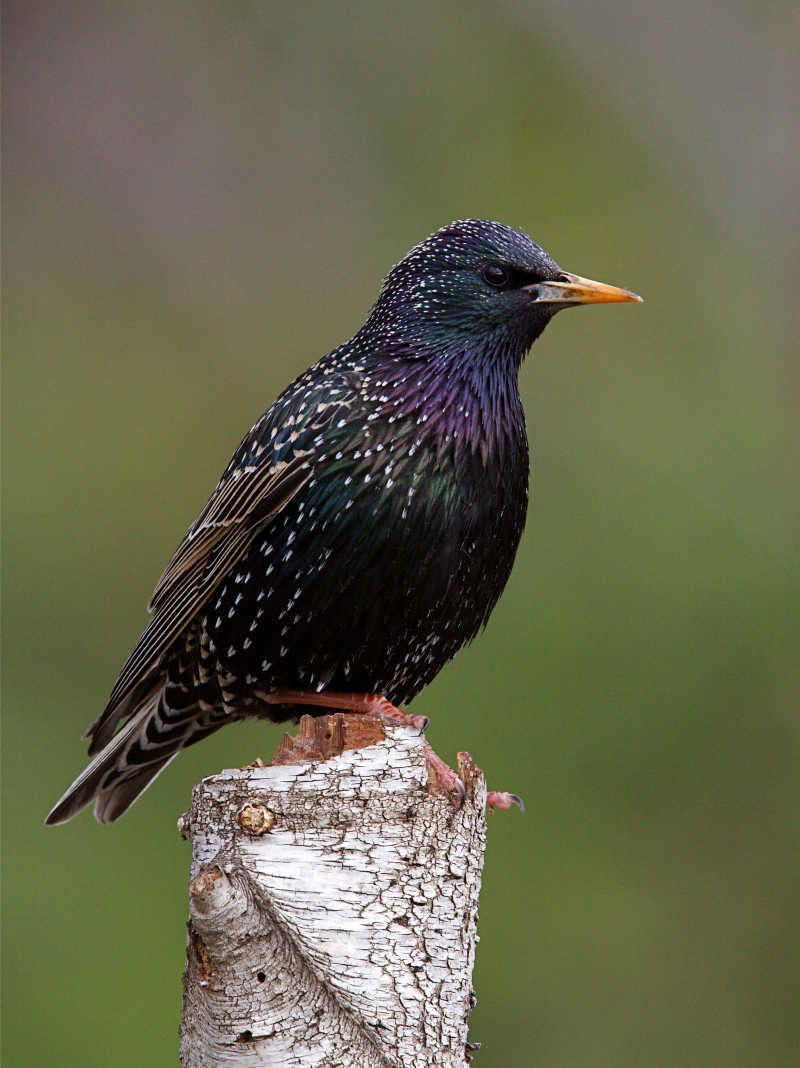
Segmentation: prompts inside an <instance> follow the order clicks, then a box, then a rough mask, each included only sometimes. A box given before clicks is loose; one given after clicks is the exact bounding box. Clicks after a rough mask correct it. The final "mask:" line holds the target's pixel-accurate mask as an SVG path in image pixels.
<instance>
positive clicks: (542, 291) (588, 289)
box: [528, 271, 642, 304]
mask: <svg viewBox="0 0 800 1068" xmlns="http://www.w3.org/2000/svg"><path fill="white" fill-rule="evenodd" d="M563 278H564V281H563V282H538V283H537V284H536V285H533V286H529V287H528V288H529V289H530V291H531V293H532V294H533V293H535V294H536V296H535V298H534V304H611V303H621V302H623V301H636V302H637V303H640V304H641V302H642V298H641V297H640V296H637V294H636V293H631V291H630V290H629V289H619V288H618V287H617V286H610V285H608V284H607V283H606V282H593V281H592V279H591V278H581V276H580V275H579V274H568V273H567V272H566V271H564V272H563Z"/></svg>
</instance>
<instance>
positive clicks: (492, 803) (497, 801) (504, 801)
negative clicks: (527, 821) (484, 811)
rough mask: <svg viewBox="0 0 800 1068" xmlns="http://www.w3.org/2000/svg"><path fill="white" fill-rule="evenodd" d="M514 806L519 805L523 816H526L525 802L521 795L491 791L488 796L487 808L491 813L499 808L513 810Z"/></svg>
mask: <svg viewBox="0 0 800 1068" xmlns="http://www.w3.org/2000/svg"><path fill="white" fill-rule="evenodd" d="M512 805H519V810H520V812H521V813H522V815H523V816H524V815H525V802H524V801H523V800H522V798H521V797H520V796H519V794H508V793H506V792H505V791H503V790H490V791H489V793H488V794H487V795H486V807H487V808H488V809H489V810H490V811H491V812H494V810H495V809H498V808H499V809H505V808H511V806H512Z"/></svg>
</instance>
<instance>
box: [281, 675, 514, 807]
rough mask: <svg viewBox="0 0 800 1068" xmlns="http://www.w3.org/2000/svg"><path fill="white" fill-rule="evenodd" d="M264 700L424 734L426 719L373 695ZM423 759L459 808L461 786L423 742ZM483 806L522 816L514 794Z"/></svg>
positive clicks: (289, 695) (496, 795) (303, 694)
mask: <svg viewBox="0 0 800 1068" xmlns="http://www.w3.org/2000/svg"><path fill="white" fill-rule="evenodd" d="M265 700H266V701H267V703H268V704H271V705H309V706H312V707H316V708H340V709H341V710H342V711H343V712H360V713H368V714H371V715H373V716H386V717H387V718H388V719H393V720H394V721H395V722H396V723H403V724H406V725H408V726H410V727H416V728H417V729H418V730H421V731H424V730H425V729H426V727H427V726H428V717H427V716H414V715H410V714H409V713H408V712H403V710H402V709H400V708H397V706H396V705H393V704H392V703H391V701H387V699H386V698H385V697H381V695H380V694H377V693H335V692H333V691H330V690H323V691H322V693H315V692H313V691H309V690H275V691H274V692H273V693H271V694H268V695H267V697H266V698H265ZM425 759H426V761H427V764H428V769H429V770H430V771H433V773H434V775H435V777H436V780H437V781H438V783H439V785H440V786H441V787H442V789H443V790H444V791H445V792H446V793H448V794H449V795H450V797H451V799H453V803H454V804H455V806H456V808H461V806H462V805H463V804H464V797H465V791H464V784H463V783H462V781H461V779H459V777H458V775H456V773H455V772H454V771H453V769H452V768H451V767H450V765H449V764H446V763H445V761H444V760H442V758H441V757H440V756H439V754H438V753H436V752H435V751H434V749H433V747H432V746H431V745H429V744H428V742H425ZM456 801H457V803H456ZM486 804H487V805H488V806H489V808H490V809H496V808H500V809H505V808H511V806H512V805H513V804H517V805H519V807H520V809H522V811H523V812H524V811H525V806H524V805H523V803H522V798H520V797H517V795H516V794H508V793H500V792H498V791H496V790H493V791H491V792H490V793H489V794H488V795H487V797H486Z"/></svg>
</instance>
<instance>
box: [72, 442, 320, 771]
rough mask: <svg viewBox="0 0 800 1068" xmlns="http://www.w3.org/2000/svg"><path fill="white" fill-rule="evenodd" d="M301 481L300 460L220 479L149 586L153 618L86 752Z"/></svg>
mask: <svg viewBox="0 0 800 1068" xmlns="http://www.w3.org/2000/svg"><path fill="white" fill-rule="evenodd" d="M309 477H310V472H309V470H308V468H307V467H306V466H304V463H303V456H302V455H296V456H295V457H294V458H293V459H292V460H291V461H290V462H289V463H281V464H276V465H274V466H272V467H268V466H267V465H262V466H259V467H257V468H252V467H249V468H243V469H241V470H240V471H239V472H232V473H231V474H230V475H228V477H227V478H223V481H222V482H221V483H220V485H219V486H218V488H217V490H216V491H215V492H214V494H213V496H212V497H211V499H210V501H209V502H208V504H207V505H206V507H205V508H204V509H203V511H202V512H201V513H200V515H199V516H198V518H197V520H196V522H195V523H194V524H193V525H192V527H191V528H190V530H189V532H188V533H187V535H186V537H185V538H184V539H183V541H182V542H181V544H180V545H179V546H178V550H177V552H176V553H175V555H174V556H173V558H172V560H171V561H170V562H169V564H168V565H167V567H166V569H165V570H164V573H163V575H162V576H161V578H160V579H159V581H158V583H157V585H156V588H155V591H154V592H153V596H152V598H151V601H150V605H149V607H150V609H151V610H152V611H153V613H154V615H153V618H152V620H151V621H150V623H149V625H148V626H147V627H146V629H145V631H144V633H143V634H142V636H141V637H140V638H139V640H138V642H137V643H136V645H135V646H134V647H133V650H132V651H131V654H130V656H129V657H128V659H127V661H126V663H125V666H124V667H123V669H122V671H121V672H120V676H119V678H118V679H117V682H116V684H115V686H114V689H113V690H112V691H111V696H110V698H109V701H108V704H107V705H106V708H105V711H104V712H103V713H102V715H101V716H100V717H99V718H98V719H97V720H96V721H95V723H93V724H92V726H91V727H90V728H89V730H88V731H87V734H92V735H93V742H92V748H95V747H96V746H98V745H99V744H104V743H103V742H102V739H107V738H109V737H110V736H111V733H112V732H113V730H114V727H115V726H116V724H117V722H118V721H119V719H120V718H121V716H122V715H124V714H125V709H126V707H127V701H126V698H127V697H128V695H129V694H130V693H131V692H132V691H133V690H135V689H137V688H138V687H139V685H140V684H141V683H142V681H143V680H144V679H145V678H146V677H147V676H148V674H149V673H150V672H151V671H152V670H153V669H154V668H156V667H157V666H158V664H159V662H160V660H161V658H162V657H163V655H164V654H165V653H166V651H167V650H168V649H169V647H170V646H171V645H172V643H173V642H174V641H175V639H176V638H177V637H178V635H179V634H180V633H181V631H182V630H183V629H184V628H185V627H186V626H187V625H188V623H189V622H190V621H191V619H192V618H193V617H194V616H195V615H196V613H197V612H198V611H199V610H200V609H201V608H202V606H203V605H204V604H205V602H206V601H207V600H208V598H209V597H210V596H211V594H212V593H213V592H214V591H215V590H216V588H217V586H218V585H219V584H220V582H221V581H222V579H223V578H224V576H225V575H226V574H227V572H228V570H229V569H230V568H231V567H232V566H233V565H234V563H235V561H236V560H237V559H238V558H239V557H241V556H242V554H243V553H244V552H245V551H246V549H247V547H248V546H249V544H250V542H251V541H252V540H253V538H254V537H255V536H256V535H257V534H258V533H259V532H260V531H262V530H264V528H265V527H266V526H267V525H268V524H269V522H270V520H271V519H273V518H274V517H275V515H277V514H278V513H279V512H280V511H281V510H282V509H283V508H284V507H285V506H286V505H287V504H288V503H289V501H291V499H292V498H293V497H294V496H295V494H296V493H298V492H299V490H300V489H301V487H302V486H303V485H304V483H305V482H306V481H307V480H308V479H309ZM91 751H92V749H90V752H91Z"/></svg>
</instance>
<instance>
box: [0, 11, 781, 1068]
mask: <svg viewBox="0 0 800 1068" xmlns="http://www.w3.org/2000/svg"><path fill="white" fill-rule="evenodd" d="M797 27H798V23H797V17H796V12H795V11H794V10H793V8H792V5H791V4H775V5H763V4H746V3H743V2H736V0H732V2H721V0H711V2H709V3H707V4H705V5H702V6H698V5H695V4H694V3H690V2H689V0H676V2H673V3H671V4H669V5H659V6H658V7H656V6H654V5H649V6H648V5H644V6H643V5H641V4H638V5H634V4H633V3H625V2H624V0H617V2H612V3H605V4H603V3H601V4H599V5H598V4H597V3H591V2H590V0H570V3H569V4H568V5H562V4H555V3H524V2H522V0H520V2H517V3H514V2H507V3H496V4H486V5H471V4H466V5H465V4H463V3H462V4H456V3H454V2H452V0H447V2H445V3H442V4H438V5H429V4H425V3H422V2H420V0H408V2H406V3H405V4H403V5H396V6H392V7H391V8H389V7H383V6H381V5H375V4H370V3H366V2H357V3H353V4H349V5H341V6H340V5H334V4H322V3H309V4H304V5H302V6H297V7H296V8H294V9H291V8H290V7H289V6H286V5H280V6H279V5H268V4H266V3H243V4H227V3H222V2H205V3H204V2H202V0H201V2H198V3H195V4H192V5H188V4H187V5H182V4H174V3H166V4H162V5H152V6H141V5H124V4H121V3H116V4H114V3H111V4H108V3H102V4H101V3H83V4H77V5H72V4H55V3H52V4H51V5H48V4H46V3H37V2H33V3H21V2H19V0H17V2H12V3H9V4H7V5H6V10H5V28H6V46H5V57H6V72H5V76H6V114H5V153H4V155H5V161H4V162H5V182H4V196H5V234H4V238H5V256H4V271H5V328H4V342H5V344H4V351H5V390H4V396H3V401H4V406H5V418H4V433H5V438H6V440H5V448H4V450H3V460H4V464H5V472H4V491H5V523H4V531H3V533H4V540H5V579H4V581H5V611H6V622H5V672H4V680H5V700H4V720H5V732H4V747H3V748H4V753H3V756H4V760H5V775H4V784H5V790H4V794H5V805H4V817H5V835H4V841H5V893H4V905H5V954H4V960H5V997H4V1011H5V1014H6V1026H5V1056H6V1062H5V1063H7V1064H8V1065H9V1066H11V1065H22V1064H25V1065H30V1066H38V1065H45V1064H46V1065H51V1064H53V1063H58V1064H64V1065H81V1066H87V1068H89V1066H97V1068H100V1066H107V1065H112V1064H113V1065H114V1066H115V1068H123V1066H125V1065H131V1066H133V1065H136V1066H140V1065H143V1064H152V1065H160V1064H172V1063H174V1062H175V1060H176V1049H177V1040H176V1029H177V1026H178V1018H179V1010H180V982H181V970H182V965H183V955H184V935H185V933H184V921H185V916H186V877H187V866H188V862H189V849H188V846H187V845H186V844H185V843H183V842H182V841H181V840H180V839H179V837H178V835H177V832H176V830H175V819H176V816H177V815H178V813H179V812H181V811H183V810H184V809H185V808H186V807H187V805H188V801H189V794H190V790H191V787H192V785H193V783H195V782H196V781H197V780H198V779H199V778H201V777H202V776H203V775H206V774H210V773H212V772H214V771H215V770H217V769H219V768H221V767H223V766H232V765H239V764H243V763H245V762H248V761H250V760H252V759H253V758H254V757H255V756H256V755H259V754H260V755H262V756H263V757H264V758H269V756H270V755H271V753H272V752H273V750H274V748H275V746H276V744H277V742H278V739H279V735H280V731H279V729H278V728H271V727H268V726H263V725H262V726H249V725H248V726H244V727H239V728H237V729H230V730H228V731H224V732H222V733H221V734H220V735H218V736H217V737H214V738H212V739H210V740H209V741H207V742H205V743H204V744H203V745H202V746H198V747H197V748H196V749H193V750H191V751H189V752H187V753H186V754H184V755H183V756H182V757H181V758H180V760H179V761H178V762H177V763H176V764H175V765H173V766H172V767H171V768H170V770H169V772H168V774H167V775H165V776H164V778H162V779H161V780H159V782H158V784H157V785H156V786H155V787H154V788H153V789H152V790H151V791H149V792H148V793H147V794H146V795H145V797H144V798H143V799H142V801H141V802H140V803H139V804H137V806H136V807H135V808H134V809H133V811H132V812H131V813H130V814H129V815H128V816H127V817H126V818H125V819H123V820H122V821H121V822H120V823H118V824H115V825H114V826H112V827H110V828H103V827H99V826H97V825H96V824H95V823H94V821H93V820H92V818H91V816H90V815H89V814H84V815H83V816H82V817H80V818H79V819H77V820H76V821H74V822H73V823H71V824H69V825H67V826H65V827H61V828H58V829H55V830H45V829H44V827H43V826H42V820H43V818H44V815H45V813H46V812H47V810H48V808H49V807H50V805H51V804H52V803H53V802H54V801H55V800H56V798H57V797H58V796H59V795H60V794H61V792H62V790H63V789H64V788H65V787H66V786H67V785H68V783H69V782H70V781H71V779H72V778H73V777H74V775H75V774H77V772H78V771H79V770H80V769H81V768H82V767H83V763H84V744H83V743H81V742H80V740H79V736H80V733H81V731H82V730H83V729H84V728H85V727H86V725H87V724H88V723H89V722H90V721H91V720H92V719H93V718H94V717H95V716H96V714H97V713H98V711H99V710H100V709H101V708H102V707H103V704H104V700H105V698H106V695H107V693H108V691H109V689H110V687H111V685H112V683H113V681H114V679H115V676H116V672H117V670H118V669H119V667H120V666H121V663H122V661H123V660H124V658H125V656H126V655H127V653H128V651H129V648H130V646H131V644H132V642H133V641H134V640H135V638H136V637H137V636H138V634H139V631H140V628H141V627H142V626H143V624H144V622H145V615H144V610H143V609H144V604H145V602H146V600H147V597H148V595H149V592H150V590H151V588H152V586H153V584H154V582H155V580H156V578H157V577H158V575H159V573H160V570H161V568H162V566H163V565H164V563H165V562H166V560H167V558H168V557H169V555H170V553H171V552H172V550H173V549H174V547H175V545H176V544H177V542H178V540H179V539H180V537H181V535H182V534H183V532H184V530H185V528H186V527H187V526H188V524H189V522H190V521H191V520H192V519H193V518H194V516H195V514H196V512H197V511H198V509H199V508H200V507H201V505H202V504H203V503H204V502H205V499H206V496H207V494H208V493H209V492H210V490H211V488H212V487H213V485H214V483H215V481H216V479H217V477H218V475H219V473H220V472H221V470H222V468H223V466H224V465H225V463H226V462H227V459H228V457H229V454H230V452H231V451H232V449H233V447H234V445H235V444H236V442H237V441H238V439H239V437H240V435H241V434H242V433H243V432H244V431H245V430H246V429H247V428H248V427H249V426H250V425H251V423H252V422H253V421H254V420H255V419H256V418H257V417H258V415H259V414H260V413H261V411H262V410H263V409H264V408H265V407H266V406H267V405H268V404H269V402H270V401H271V400H272V399H273V397H274V396H275V394H276V393H277V392H278V391H279V390H280V389H281V388H282V387H283V386H284V385H285V384H286V383H287V382H288V381H289V379H291V378H292V377H293V376H294V375H295V374H296V373H298V372H299V371H300V370H302V369H303V368H304V367H305V366H306V365H307V364H308V363H310V362H312V361H313V360H314V359H316V358H317V357H318V356H319V355H321V354H322V353H323V352H325V351H326V350H327V349H329V348H331V347H333V345H335V344H337V343H338V342H339V341H341V340H343V339H344V338H345V337H347V336H349V335H350V333H352V332H353V331H354V330H355V329H356V328H357V327H358V326H359V325H360V323H361V322H362V319H363V317H364V314H365V312H366V310H367V308H368V307H369V305H370V303H371V301H372V300H373V298H374V296H375V294H376V291H377V286H378V282H379V279H380V277H381V276H382V275H383V273H384V272H385V271H386V270H387V269H388V267H389V266H390V265H391V264H392V263H393V262H394V261H396V260H397V259H398V258H400V257H401V256H402V255H403V254H404V252H405V251H406V250H407V249H408V248H409V247H410V246H411V245H412V244H414V243H416V242H417V241H418V240H420V239H421V238H423V237H424V236H425V235H426V234H428V233H429V232H430V231H431V230H433V229H435V228H437V227H438V226H440V225H442V224H444V223H446V222H448V221H450V220H451V219H453V218H457V217H463V216H466V215H472V216H484V217H490V218H496V219H501V220H503V221H505V222H509V223H512V224H518V225H520V226H522V227H524V228H525V229H527V230H529V231H530V232H531V233H532V234H533V235H534V237H535V238H536V239H537V240H538V241H540V242H541V243H542V244H543V245H544V246H545V247H546V248H547V249H548V250H549V251H551V252H552V253H553V255H554V256H555V257H556V258H557V259H558V260H559V262H560V263H561V264H562V265H563V266H564V267H565V268H566V269H568V270H572V271H576V272H579V273H581V274H585V275H589V276H591V277H596V278H601V279H603V280H606V281H609V282H614V283H618V284H621V285H625V286H630V287H631V288H634V289H635V290H637V291H638V292H640V293H642V294H643V295H644V296H645V298H646V303H645V304H644V305H643V306H642V307H631V306H624V307H619V308H610V307H606V308H594V309H586V310H581V311H579V312H571V313H570V314H568V315H564V316H559V318H558V319H557V320H556V322H555V323H554V324H553V325H552V326H551V327H550V329H549V330H548V331H547V333H546V335H545V336H544V338H543V339H542V340H541V341H540V342H538V343H537V345H536V347H535V356H534V357H533V358H532V359H529V361H528V363H527V365H526V366H525V367H524V369H523V375H522V390H523V394H524V399H525V403H526V408H527V413H528V421H529V433H530V438H531V442H532V445H533V448H534V454H535V464H534V479H533V497H532V509H531V513H530V517H529V521H528V528H527V532H526V535H525V538H524V540H523V543H522V546H521V549H520V552H519V556H518V560H517V565H516V569H515V571H514V574H513V577H512V580H511V582H510V584H509V588H508V590H507V592H506V593H505V595H504V597H503V599H502V601H501V603H500V606H499V607H498V609H497V611H496V612H495V614H494V616H493V618H492V621H491V624H490V625H489V628H488V630H487V632H486V634H485V635H484V636H482V637H481V638H480V639H479V640H478V641H477V642H476V643H475V644H474V645H473V646H472V647H471V648H470V649H469V650H466V651H465V652H463V653H462V654H461V655H460V656H459V657H458V658H457V660H456V661H455V663H454V664H453V665H451V666H450V667H448V668H447V669H446V670H445V671H444V672H443V673H442V675H441V676H440V677H439V678H438V679H437V680H436V681H435V682H434V683H433V685H431V686H430V688H429V689H428V690H427V691H426V692H425V693H424V694H423V695H422V696H421V697H420V698H419V699H418V700H417V701H416V702H415V704H414V711H415V712H420V713H427V714H429V715H430V716H431V718H432V720H433V724H432V727H431V731H430V738H431V740H432V741H433V743H434V744H435V745H436V748H437V749H438V750H439V751H440V752H441V753H442V754H443V755H445V756H447V757H450V758H451V759H452V758H453V757H454V755H455V752H456V750H457V749H459V748H465V749H469V750H470V751H471V752H472V753H473V755H474V756H475V758H476V759H477V760H478V762H479V763H480V764H481V765H482V766H483V767H484V768H485V770H486V772H487V776H488V778H489V780H490V782H491V783H492V785H493V786H495V787H496V788H504V789H513V790H517V791H519V792H520V793H521V794H522V795H523V796H524V797H525V799H526V802H527V806H528V813H527V815H526V816H525V818H524V819H522V818H520V817H519V815H518V814H517V813H516V812H512V813H510V814H504V815H499V816H495V817H493V818H492V819H491V820H490V827H489V846H488V857H487V865H486V874H485V884H484V891H483V896H482V899H481V926H480V930H481V944H480V947H479V954H478V963H477V968H476V974H475V983H476V987H477V992H478V1005H477V1008H476V1010H475V1012H474V1015H473V1019H472V1029H471V1033H472V1037H473V1038H474V1039H476V1040H480V1041H481V1042H482V1043H483V1049H482V1051H481V1053H480V1054H479V1056H478V1059H477V1061H476V1063H477V1064H479V1065H485V1066H489V1065H509V1066H512V1065H513V1066H527V1065H532V1066H539V1065H543V1066H544V1065H546V1066H548V1068H550V1066H559V1068H560V1066H565V1065H569V1066H583V1065H586V1066H590V1065H591V1066H608V1065H614V1066H617V1065H623V1066H641V1065H647V1066H653V1068H656V1066H673V1065H692V1066H694V1065H696V1066H698V1068H700V1066H702V1068H709V1066H732V1065H734V1066H751V1065H752V1066H759V1068H763V1066H767V1065H768V1066H783V1065H787V1066H788V1065H797V1064H798V1063H800V1012H798V995H799V994H800V984H799V983H798V952H799V951H800V937H799V936H798V900H799V899H800V860H799V856H798V844H799V843H798V837H799V833H798V832H800V819H799V818H798V807H799V806H800V774H798V741H799V738H798V727H799V726H800V701H799V700H798V698H799V697H800V680H799V679H798V638H800V633H799V628H798V617H797V608H798V594H799V593H800V566H798V551H797V543H798V529H800V524H799V519H800V507H799V505H800V481H799V480H798V478H797V466H798V459H800V457H799V456H798V444H799V443H800V433H799V432H798V417H797V409H798V399H799V398H800V378H799V377H798V364H797V348H796V322H793V320H794V319H795V305H796V304H797V292H798V283H799V282H800V277H799V276H798V271H797V245H796V240H797V232H798V227H797V223H798V212H797V207H798V205H797V201H796V196H797V192H796V191H797V189H798V188H799V187H800V169H799V168H798V154H799V153H800V148H798V146H799V145H800V137H799V136H798V133H799V132H800V131H798V118H797V112H798V109H797V99H798V93H797V89H798V85H797V81H798V66H797V54H798V44H800V42H798V34H797Z"/></svg>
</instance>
